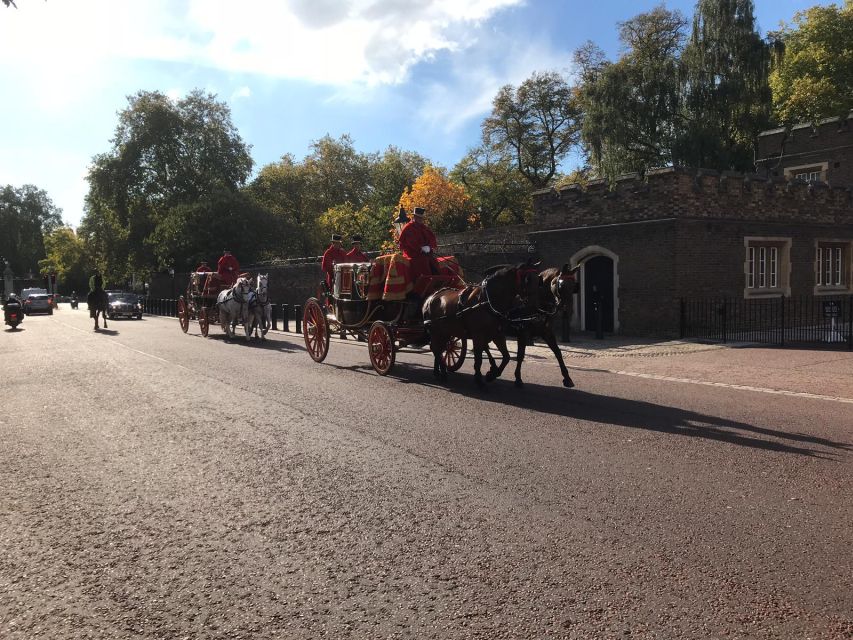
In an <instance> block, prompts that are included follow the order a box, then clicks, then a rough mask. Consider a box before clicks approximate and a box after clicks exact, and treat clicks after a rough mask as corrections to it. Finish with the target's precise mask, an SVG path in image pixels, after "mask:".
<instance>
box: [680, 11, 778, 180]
mask: <svg viewBox="0 0 853 640" xmlns="http://www.w3.org/2000/svg"><path fill="white" fill-rule="evenodd" d="M681 61H682V80H683V82H684V89H683V90H684V98H683V100H684V102H683V106H684V109H683V114H684V118H685V122H684V126H683V128H682V131H681V133H680V136H679V140H678V141H677V143H676V145H675V150H674V153H673V155H674V157H675V158H676V160H677V161H679V162H681V163H684V164H687V165H690V166H694V167H707V168H712V169H734V170H738V171H749V170H752V168H753V160H754V158H753V150H754V148H755V142H756V140H757V137H758V133H759V132H760V131H761V130H763V129H766V128H767V127H768V126H769V123H770V104H771V95H770V85H769V83H768V75H769V70H770V49H769V46H768V45H767V44H766V43H765V42H764V40H762V38H761V36H760V35H759V34H758V32H757V31H756V29H755V17H754V10H753V3H752V0H699V2H698V4H697V6H696V13H695V14H694V18H693V30H692V33H691V36H690V39H689V41H688V42H687V45H686V47H685V49H684V53H683V55H682V57H681Z"/></svg>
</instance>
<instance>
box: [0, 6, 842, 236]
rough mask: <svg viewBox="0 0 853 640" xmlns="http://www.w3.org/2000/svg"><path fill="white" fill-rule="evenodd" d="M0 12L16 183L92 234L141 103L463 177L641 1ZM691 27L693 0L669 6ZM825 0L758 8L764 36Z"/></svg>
mask: <svg viewBox="0 0 853 640" xmlns="http://www.w3.org/2000/svg"><path fill="white" fill-rule="evenodd" d="M16 3H17V5H18V8H17V9H5V8H2V7H0V87H2V100H0V185H5V184H12V185H14V186H21V185H23V184H34V185H36V186H37V187H39V188H41V189H44V190H46V191H47V193H48V195H49V196H50V197H51V198H52V199H53V201H54V202H55V203H56V205H57V206H59V207H60V208H62V209H63V217H64V219H65V220H66V221H68V222H69V223H71V224H72V225H74V226H76V225H77V224H78V223H79V221H80V218H81V217H82V215H83V198H84V196H85V194H86V192H87V190H88V185H87V183H86V181H85V176H86V172H87V167H88V164H89V162H90V160H91V158H92V156H94V155H95V154H98V153H103V152H106V151H108V150H109V147H110V144H109V140H110V138H111V137H112V134H113V131H114V129H115V126H116V123H117V117H116V113H117V112H118V111H120V110H121V109H123V108H124V107H125V106H126V104H127V100H126V96H127V95H129V94H132V93H135V92H136V91H138V90H142V89H144V90H159V91H163V92H165V93H167V94H168V95H171V96H173V97H181V96H183V95H185V94H186V93H187V92H189V91H190V90H192V89H193V88H196V87H198V88H202V89H205V90H207V91H210V92H212V93H215V94H217V96H218V97H219V99H220V100H223V101H226V102H227V103H228V104H229V105H230V107H231V109H232V116H233V121H234V124H235V125H236V127H237V129H238V130H239V131H240V134H241V136H242V137H243V139H244V140H245V141H246V142H247V143H248V144H250V145H251V147H252V150H251V153H252V157H253V159H254V160H255V169H256V170H257V169H258V168H259V167H261V166H263V165H265V164H269V163H270V162H275V161H276V160H277V159H278V158H279V157H281V156H282V155H284V154H286V153H291V154H293V155H294V156H295V157H296V158H298V159H301V158H302V157H304V156H305V155H306V154H307V153H308V152H309V145H310V144H311V142H312V141H313V140H316V139H318V138H320V137H322V136H324V135H326V134H330V135H332V136H333V137H338V136H340V135H342V134H345V133H348V134H350V135H351V136H352V138H353V140H354V141H355V144H356V147H357V148H358V149H359V150H360V151H363V152H372V151H381V150H383V149H385V148H386V147H388V146H389V145H394V146H397V147H399V148H402V149H406V150H410V151H417V152H418V153H420V154H422V155H424V156H426V157H427V158H429V159H430V160H432V161H433V162H435V163H437V164H440V165H443V166H446V167H452V166H453V165H454V164H456V162H457V161H458V160H459V159H460V158H461V157H462V156H463V155H464V153H465V152H466V150H467V149H468V148H470V147H471V146H473V145H475V144H476V143H477V140H478V134H479V127H480V123H481V122H482V120H483V118H484V117H485V116H486V115H487V114H488V112H489V107H490V104H491V99H492V98H493V96H494V95H495V93H496V92H497V90H498V89H499V88H500V87H501V86H502V85H504V84H514V85H517V84H518V83H520V82H521V81H523V80H524V79H525V78H527V77H529V76H530V74H531V73H533V72H534V71H544V70H559V71H564V72H567V73H568V72H571V56H572V52H573V51H574V50H575V49H576V48H577V47H578V46H579V45H580V44H582V43H583V42H584V41H586V40H593V41H594V42H596V43H597V44H598V45H599V46H601V47H602V48H603V49H604V50H605V52H606V53H607V54H608V55H609V56H610V57H615V56H616V55H617V54H618V46H619V45H618V40H617V26H616V25H617V22H619V21H622V20H626V19H628V18H630V17H632V16H634V15H636V14H637V13H639V12H642V11H646V10H649V9H651V8H653V7H654V6H656V5H657V4H659V3H657V2H652V1H649V2H644V1H638V0H600V1H599V2H593V3H589V2H580V1H575V0H571V1H569V0H419V1H418V2H412V1H410V0H243V1H242V2H234V1H233V0H135V1H134V0H73V1H72V0H16ZM664 4H665V5H666V6H667V7H668V8H670V9H679V10H681V11H682V12H683V13H684V14H685V16H687V17H688V18H689V17H690V16H692V14H693V9H694V6H695V1H694V0H671V1H669V2H666V3H664ZM814 4H830V3H829V2H815V1H814V0H812V1H809V0H755V7H756V15H757V18H758V22H759V27H760V29H761V31H762V33H765V32H766V31H768V30H770V29H775V28H777V27H778V25H779V22H780V21H781V20H785V21H790V19H791V18H792V17H793V15H794V13H795V12H796V11H799V10H802V9H806V8H808V7H810V6H813V5H814Z"/></svg>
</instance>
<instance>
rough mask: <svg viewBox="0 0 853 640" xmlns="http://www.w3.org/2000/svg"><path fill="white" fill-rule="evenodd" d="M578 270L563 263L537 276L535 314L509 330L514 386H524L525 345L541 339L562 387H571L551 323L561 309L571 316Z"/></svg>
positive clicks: (570, 380) (572, 384) (573, 384)
mask: <svg viewBox="0 0 853 640" xmlns="http://www.w3.org/2000/svg"><path fill="white" fill-rule="evenodd" d="M579 268H580V267H575V268H574V269H570V268H569V265H568V264H564V265H563V267H562V268H561V269H558V268H556V267H552V268H550V269H545V271H543V272H542V273H540V274H539V295H538V309H537V312H536V314H534V315H532V316H531V317H529V318H527V319H524V320H523V321H521V322H518V323H516V324H515V325H514V327H513V328H514V329H515V331H516V333H517V335H518V356H517V358H516V364H515V386H517V387H523V386H524V383H523V382H522V380H521V363H522V362H523V361H524V352H525V349H526V347H527V343H528V341H529V339H530V338H532V337H539V338H542V339H543V340H544V341H545V343H546V344H547V345H548V346H549V347H551V351H552V352H553V353H554V357H556V358H557V362H558V363H559V365H560V372H561V373H562V374H563V386H564V387H569V388H571V387H574V386H575V383H574V382H573V381H572V377H571V376H570V375H569V370H568V369H567V368H566V363H565V362H563V354H562V352H561V351H560V348H559V347H558V346H557V338H556V336H555V335H554V325H553V323H554V318H555V317H556V316H557V312H559V311H564V310H565V312H566V313H569V314H571V313H572V309H573V307H574V293H575V290H576V281H575V275H576V273H577V271H578V269H579Z"/></svg>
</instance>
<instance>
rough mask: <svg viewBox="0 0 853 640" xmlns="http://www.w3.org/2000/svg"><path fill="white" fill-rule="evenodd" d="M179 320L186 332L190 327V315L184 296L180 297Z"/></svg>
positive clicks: (182, 329)
mask: <svg viewBox="0 0 853 640" xmlns="http://www.w3.org/2000/svg"><path fill="white" fill-rule="evenodd" d="M178 322H180V323H181V331H183V332H184V333H186V332H187V330H188V329H189V328H190V316H189V313H188V312H187V304H186V302H184V299H183V298H178Z"/></svg>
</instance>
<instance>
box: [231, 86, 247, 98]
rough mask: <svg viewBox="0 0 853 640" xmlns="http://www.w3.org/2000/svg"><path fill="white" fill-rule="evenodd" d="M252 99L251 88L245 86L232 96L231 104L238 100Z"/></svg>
mask: <svg viewBox="0 0 853 640" xmlns="http://www.w3.org/2000/svg"><path fill="white" fill-rule="evenodd" d="M251 97H252V90H251V89H250V88H249V87H247V86H245V85H244V86H242V87H240V88H239V89H237V90H236V91H234V93H232V94H231V102H234V101H235V100H237V99H238V98H251Z"/></svg>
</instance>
